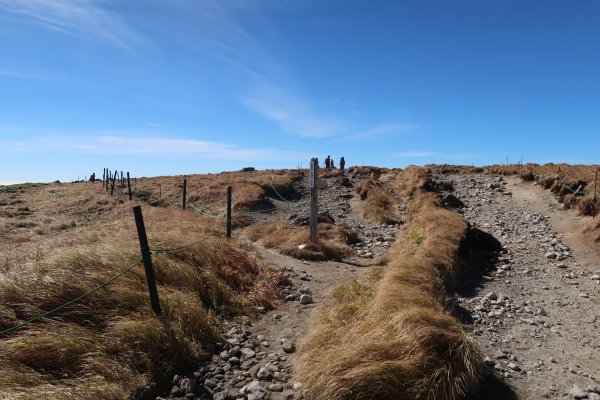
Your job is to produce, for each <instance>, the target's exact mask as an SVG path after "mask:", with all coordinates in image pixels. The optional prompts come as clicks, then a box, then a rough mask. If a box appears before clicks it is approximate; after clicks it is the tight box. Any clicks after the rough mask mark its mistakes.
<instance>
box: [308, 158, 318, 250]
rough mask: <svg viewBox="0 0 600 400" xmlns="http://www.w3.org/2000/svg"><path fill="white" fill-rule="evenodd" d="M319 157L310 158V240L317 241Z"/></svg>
mask: <svg viewBox="0 0 600 400" xmlns="http://www.w3.org/2000/svg"><path fill="white" fill-rule="evenodd" d="M318 181H319V159H318V158H313V159H311V160H310V176H309V186H310V215H309V221H308V222H309V227H310V235H309V237H310V241H311V242H312V243H317V242H318V241H319V232H318V225H317V220H318V218H319V187H318Z"/></svg>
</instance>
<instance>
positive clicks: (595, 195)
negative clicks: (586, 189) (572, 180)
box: [592, 171, 598, 219]
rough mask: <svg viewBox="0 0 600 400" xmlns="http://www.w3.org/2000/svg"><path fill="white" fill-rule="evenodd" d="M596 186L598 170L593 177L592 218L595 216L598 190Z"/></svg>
mask: <svg viewBox="0 0 600 400" xmlns="http://www.w3.org/2000/svg"><path fill="white" fill-rule="evenodd" d="M597 187H598V171H596V177H595V178H594V203H593V204H594V205H593V207H594V212H593V213H592V219H594V218H596V197H598V192H597V191H596V188H597Z"/></svg>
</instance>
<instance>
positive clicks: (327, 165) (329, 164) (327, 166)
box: [325, 156, 331, 168]
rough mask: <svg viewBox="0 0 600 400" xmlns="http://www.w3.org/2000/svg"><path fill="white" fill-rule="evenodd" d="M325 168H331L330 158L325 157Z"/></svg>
mask: <svg viewBox="0 0 600 400" xmlns="http://www.w3.org/2000/svg"><path fill="white" fill-rule="evenodd" d="M325 168H331V157H330V156H327V158H325Z"/></svg>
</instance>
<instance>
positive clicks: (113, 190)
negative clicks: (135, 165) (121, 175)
mask: <svg viewBox="0 0 600 400" xmlns="http://www.w3.org/2000/svg"><path fill="white" fill-rule="evenodd" d="M115 179H117V171H115V174H114V175H113V177H112V185H111V187H110V195H111V196H112V195H113V193H114V192H115Z"/></svg>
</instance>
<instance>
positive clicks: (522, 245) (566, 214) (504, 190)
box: [436, 174, 600, 399]
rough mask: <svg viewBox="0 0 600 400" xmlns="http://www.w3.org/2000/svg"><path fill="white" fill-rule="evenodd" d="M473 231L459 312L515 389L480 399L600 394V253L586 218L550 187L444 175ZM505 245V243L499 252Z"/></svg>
mask: <svg viewBox="0 0 600 400" xmlns="http://www.w3.org/2000/svg"><path fill="white" fill-rule="evenodd" d="M436 179H439V180H445V181H451V182H452V183H453V186H454V193H453V194H454V195H455V196H457V197H458V198H459V199H460V200H462V202H464V205H465V207H464V208H462V209H461V210H459V211H461V212H463V213H464V215H465V217H466V218H467V219H468V220H469V221H470V223H471V224H472V226H473V227H475V228H478V229H479V230H480V231H474V233H473V234H472V235H471V236H472V237H471V240H470V243H471V249H470V251H469V253H468V254H467V255H466V256H465V259H464V260H463V261H462V263H463V267H464V273H465V279H464V285H463V287H462V288H460V290H459V296H458V299H457V300H458V306H457V307H456V311H457V315H459V316H460V317H461V319H462V320H463V321H464V322H465V324H467V326H469V327H470V328H471V329H472V333H473V335H474V337H475V338H477V340H479V342H480V343H481V344H482V346H483V347H484V349H485V351H486V353H487V356H488V358H487V359H486V362H487V363H488V365H490V366H491V367H492V368H493V369H494V370H495V375H496V376H498V377H500V379H501V380H502V381H504V382H506V383H507V384H508V386H509V387H510V388H512V389H513V390H514V393H511V390H510V389H509V388H505V389H504V391H503V392H502V393H503V394H502V395H498V394H497V393H496V394H494V393H489V395H486V396H484V397H482V398H486V399H487V398H498V399H506V398H509V399H510V398H519V399H541V398H551V399H555V398H589V399H600V390H599V388H598V387H599V386H600V385H599V384H600V363H599V362H598V359H599V354H600V330H599V329H598V328H599V325H600V307H599V300H600V285H599V282H600V257H599V256H598V252H597V250H594V248H593V247H592V246H591V243H590V242H589V241H588V239H587V238H586V237H585V234H583V233H582V232H581V229H582V227H583V226H584V225H583V222H584V221H582V220H581V217H577V216H575V215H574V213H573V212H571V211H563V210H562V209H561V207H560V206H559V204H558V203H557V202H556V200H554V199H553V198H552V196H551V194H549V193H548V192H546V191H543V190H542V189H541V188H539V187H536V186H533V185H531V184H528V183H520V182H519V181H517V180H513V179H509V180H508V181H506V180H504V179H503V178H500V177H493V176H487V175H485V176H484V175H472V176H471V175H456V174H455V175H445V176H438V177H436ZM500 245H501V248H500Z"/></svg>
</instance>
